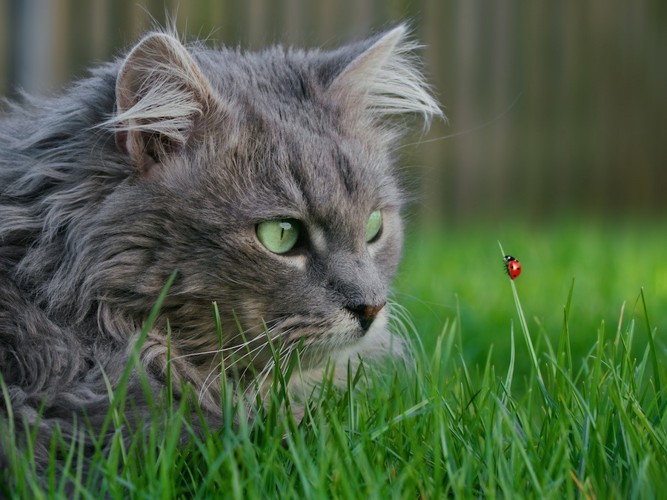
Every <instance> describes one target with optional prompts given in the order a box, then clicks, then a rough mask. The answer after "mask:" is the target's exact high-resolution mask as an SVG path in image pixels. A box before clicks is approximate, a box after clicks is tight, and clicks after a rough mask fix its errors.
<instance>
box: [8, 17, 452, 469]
mask: <svg viewBox="0 0 667 500" xmlns="http://www.w3.org/2000/svg"><path fill="white" fill-rule="evenodd" d="M404 38H405V29H404V28H403V27H399V28H396V29H394V30H392V31H390V32H388V33H386V34H384V35H383V36H380V37H376V38H375V39H371V40H367V41H365V42H361V43H358V44H355V45H351V46H349V47H344V48H342V49H339V50H337V51H334V52H319V51H312V52H301V51H284V50H282V49H280V48H274V49H270V50H268V51H265V52H262V53H257V54H243V53H240V52H236V51H228V50H224V49H223V50H212V49H208V48H205V47H203V46H200V45H195V46H189V47H187V48H186V47H185V46H183V45H182V44H181V43H180V42H179V41H178V40H177V39H176V38H174V37H172V36H171V35H168V34H164V33H154V34H152V35H149V36H147V37H146V38H144V39H143V40H142V41H140V42H139V43H138V44H137V46H135V47H134V49H133V50H132V51H131V52H130V53H129V54H128V56H127V57H126V58H124V59H123V60H119V61H117V62H115V63H112V64H109V65H106V66H103V67H101V68H98V69H97V70H96V71H95V72H94V73H93V74H92V76H91V77H90V78H88V79H85V80H82V81H80V82H79V83H77V84H76V85H75V86H73V87H72V88H70V89H69V91H68V92H66V93H65V94H64V95H62V96H61V97H56V98H52V99H47V100H32V101H29V102H27V103H26V104H22V105H11V106H10V107H11V109H10V110H9V111H8V113H6V115H5V116H4V117H3V118H1V121H0V375H2V379H3V381H4V384H5V385H6V387H7V393H8V395H9V401H10V403H11V411H12V412H13V416H14V420H15V421H16V422H17V427H19V428H20V427H22V425H23V422H26V423H28V424H30V425H34V424H35V423H37V422H39V432H38V433H37V441H36V443H35V447H36V456H37V458H38V459H45V457H46V456H47V454H48V453H47V450H48V443H49V435H50V431H51V430H52V429H53V428H55V427H56V426H57V427H60V429H61V431H62V432H63V434H65V435H66V436H67V435H69V434H71V433H73V432H74V429H75V424H74V422H75V420H76V419H75V418H74V415H75V414H76V415H78V416H79V417H83V416H84V415H85V418H86V419H87V420H88V422H89V424H91V425H92V426H93V428H95V426H96V425H99V422H101V420H102V419H103V418H104V416H105V415H106V409H107V407H108V401H109V395H108V389H107V386H106V382H105V379H107V380H109V381H110V382H111V384H112V385H113V384H114V383H116V382H117V381H118V379H119V377H120V376H121V373H122V371H123V369H124V368H125V366H126V364H127V362H128V358H129V355H130V352H131V350H132V346H133V342H134V340H135V339H136V338H137V336H138V334H139V332H140V331H141V328H142V325H143V324H144V322H145V321H146V319H147V317H148V314H149V311H150V310H151V307H152V306H153V305H154V303H155V301H156V299H157V297H158V295H159V293H160V290H161V288H162V287H163V286H164V284H165V283H166V282H167V280H168V278H169V276H170V275H171V273H172V272H173V271H177V275H176V279H175V281H174V283H173V285H172V287H171V289H170V290H169V294H168V295H167V298H166V300H165V302H164V305H163V307H162V309H161V312H160V315H159V316H158V319H157V321H156V323H155V324H154V326H153V328H152V330H151V331H150V332H149V334H148V337H147V339H146V341H145V342H144V344H143V346H142V349H141V354H140V358H141V361H142V364H143V365H144V366H145V367H146V373H147V374H148V381H149V384H150V385H151V386H153V387H154V389H155V392H156V393H159V390H160V388H162V387H164V384H165V383H166V375H165V373H166V367H167V334H166V329H167V328H166V327H167V321H168V322H169V326H170V329H171V332H172V333H171V338H172V347H171V357H172V359H173V361H172V365H171V368H172V371H173V376H174V379H175V380H176V381H177V382H176V383H175V384H174V388H175V390H176V392H177V393H178V388H179V387H180V383H181V382H188V383H190V384H192V386H193V387H194V389H195V392H196V393H197V394H198V396H199V399H200V402H201V404H202V407H203V408H204V410H205V412H206V413H207V415H209V416H210V419H211V421H212V422H217V421H219V420H220V419H221V418H223V415H221V413H220V405H219V387H220V385H219V381H218V382H217V383H215V382H216V381H215V379H216V376H215V374H216V373H217V374H219V372H220V363H221V362H222V361H223V358H224V362H225V366H226V367H228V368H229V366H230V365H234V366H233V367H232V368H233V370H234V371H235V373H236V374H237V375H239V374H240V376H242V377H243V376H246V377H247V376H248V374H254V375H253V376H258V374H259V375H260V376H263V377H264V376H267V375H268V374H269V373H270V371H271V369H272V367H273V365H272V356H271V349H269V348H268V346H266V343H267V342H268V340H267V339H268V338H271V339H272V341H273V342H276V345H278V346H279V349H281V354H282V355H283V356H286V355H287V354H289V353H291V352H293V351H294V349H295V348H296V346H297V345H299V343H301V348H302V351H303V352H302V359H303V363H304V367H305V368H306V372H308V371H309V370H310V373H311V374H313V378H314V379H315V378H316V377H317V375H316V374H317V373H318V370H320V369H321V368H322V366H323V364H324V362H325V361H326V360H327V359H328V358H332V359H333V360H334V361H345V360H346V359H348V358H355V357H356V356H357V355H362V356H371V357H375V356H383V355H386V354H389V353H391V352H400V351H401V349H402V347H401V345H400V342H399V341H398V340H396V339H394V338H393V337H392V336H391V335H390V334H389V332H388V331H387V327H386V325H387V317H388V311H387V309H388V307H383V306H384V304H385V302H386V299H387V291H388V286H389V281H390V279H391V276H392V274H393V272H394V270H395V268H396V265H397V263H398V259H399V254H400V247H401V240H402V229H401V222H400V209H401V205H402V194H401V191H400V189H399V186H398V184H397V180H396V175H395V172H394V166H393V161H392V150H393V148H394V146H395V141H396V139H397V138H398V136H399V135H400V134H401V133H402V129H401V127H399V126H397V124H396V122H395V121H392V120H390V119H389V117H388V115H392V114H401V113H420V114H422V115H424V117H425V118H426V119H427V120H428V119H429V118H430V117H431V116H432V115H438V114H440V111H439V109H438V107H437V104H436V103H435V101H434V100H433V99H432V98H431V97H430V95H429V94H428V92H427V89H426V87H425V85H424V84H423V81H422V79H421V76H420V74H419V72H418V71H417V69H416V68H415V67H414V64H413V61H412V60H411V51H412V50H413V49H414V45H413V44H411V43H410V42H406V41H405V39H404ZM378 214H379V215H378ZM378 221H379V223H378ZM378 224H379V225H378ZM276 231H278V232H276ZM285 231H287V235H286V234H285ZM276 235H278V236H276ZM291 236H294V241H291V240H288V239H287V238H288V237H291ZM276 245H283V246H282V247H280V246H276ZM285 248H287V250H285ZM213 301H215V302H216V303H217V307H218V309H219V311H220V315H221V326H222V332H223V338H222V342H223V346H222V347H223V349H222V350H221V349H220V339H219V336H218V333H217V332H216V327H215V322H214V321H213V314H212V302H213ZM239 328H240V329H241V330H242V334H241V333H240V332H239ZM244 344H245V347H243V346H244ZM262 346H263V347H262ZM212 375H213V376H212ZM268 378H269V379H270V377H268ZM133 380H134V379H133ZM135 385H136V387H135ZM128 397H129V398H130V399H132V398H135V399H136V405H137V406H138V407H139V408H140V407H141V402H140V401H141V400H142V397H141V389H140V388H139V386H138V384H136V381H131V383H130V389H129V395H128ZM0 401H1V402H0V409H1V411H2V413H0V423H1V422H2V421H4V420H5V418H4V417H2V414H3V413H4V415H5V416H6V412H7V408H6V405H5V402H4V398H0ZM139 413H140V412H139ZM81 421H82V418H79V422H81ZM0 432H4V430H0ZM1 456H2V451H1V450H0V461H1Z"/></svg>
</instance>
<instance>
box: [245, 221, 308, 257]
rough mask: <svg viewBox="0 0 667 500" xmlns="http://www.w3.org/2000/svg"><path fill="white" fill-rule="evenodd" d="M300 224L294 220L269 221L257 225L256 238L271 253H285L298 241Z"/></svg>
mask: <svg viewBox="0 0 667 500" xmlns="http://www.w3.org/2000/svg"><path fill="white" fill-rule="evenodd" d="M300 229H301V227H300V224H299V222H298V221H296V220H294V219H280V220H269V221H265V222H260V223H259V224H257V230H256V231H257V238H258V239H259V241H260V242H261V243H262V245H264V246H265V247H266V249H267V250H269V251H270V252H273V253H277V254H282V253H287V252H289V251H290V250H292V249H293V248H294V246H295V245H296V243H297V241H299V232H300Z"/></svg>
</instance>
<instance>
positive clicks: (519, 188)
mask: <svg viewBox="0 0 667 500" xmlns="http://www.w3.org/2000/svg"><path fill="white" fill-rule="evenodd" d="M167 16H170V17H173V18H175V21H176V26H177V27H178V29H179V31H180V32H181V33H183V34H185V35H186V36H187V37H191V38H194V37H200V38H202V37H203V38H206V39H208V40H210V43H212V44H226V45H232V46H237V45H240V46H241V47H243V48H247V49H259V48H262V47H264V46H266V45H269V44H273V43H284V44H287V45H298V46H322V47H325V48H326V47H336V46H337V45H339V44H341V43H345V42H348V41H351V40H354V39H358V38H363V37H365V36H368V35H369V34H372V33H375V32H377V31H380V30H383V29H386V28H389V27H391V26H394V25H395V24H397V23H399V22H402V21H404V20H407V21H409V22H410V24H411V25H412V27H413V31H414V35H415V37H416V38H417V39H419V40H420V41H422V42H423V43H424V44H425V47H424V48H423V52H422V55H423V58H424V63H425V71H426V73H427V75H428V79H429V81H430V82H431V84H432V86H433V89H434V92H435V93H436V95H437V96H438V99H439V100H440V102H441V103H442V105H443V106H444V108H445V110H446V113H447V116H448V118H449V122H448V123H447V124H445V123H434V124H433V126H432V128H431V130H430V132H429V133H428V134H426V135H423V136H422V135H419V134H414V135H412V136H410V137H408V138H406V141H405V142H406V144H405V147H404V149H403V152H404V155H403V157H402V164H403V167H404V168H403V171H404V172H405V175H406V176H407V177H408V180H409V184H410V185H411V186H413V187H414V191H415V193H416V194H417V200H418V201H417V203H416V204H415V205H414V206H413V207H412V209H411V214H409V215H410V218H409V221H416V223H414V224H413V223H412V222H409V223H408V229H409V233H410V237H409V239H408V245H407V250H406V263H405V264H404V265H403V268H402V271H401V273H399V277H398V290H399V292H398V293H399V294H402V295H399V297H398V300H399V301H400V302H402V303H404V304H407V306H408V308H409V309H410V310H411V311H412V314H413V316H414V317H416V321H417V323H418V327H419V328H420V329H427V330H430V331H433V332H437V331H439V330H440V328H441V326H442V324H443V322H444V321H445V319H446V318H448V317H449V318H451V317H456V316H458V317H459V318H460V319H461V321H462V322H463V325H464V326H463V330H464V334H465V331H468V332H473V334H474V335H477V336H478V337H479V340H480V343H478V344H475V342H474V341H473V342H469V343H468V345H467V352H468V353H469V354H470V355H476V354H475V353H477V354H479V356H481V357H482V358H483V356H484V355H485V354H484V353H485V351H486V347H483V346H486V345H487V341H488V340H492V341H496V342H498V339H497V338H496V333H497V332H499V331H502V332H503V333H506V332H507V331H508V326H509V323H510V318H511V317H512V316H513V305H512V303H511V298H510V297H511V296H510V294H509V288H505V285H506V283H505V280H506V278H504V277H503V275H502V263H501V262H502V260H501V257H502V256H501V255H500V252H499V249H498V245H497V240H498V239H501V240H502V241H503V243H504V245H505V249H506V251H507V252H508V253H513V254H515V256H516V257H517V258H519V259H520V260H521V261H522V262H523V263H524V275H522V276H521V277H520V278H519V279H518V280H517V281H516V284H517V287H519V288H520V292H521V291H522V290H521V289H522V288H523V292H522V293H523V294H524V295H523V296H524V299H525V300H526V302H527V303H526V304H524V307H526V309H527V315H528V316H529V317H531V318H534V319H535V323H532V324H533V327H534V328H536V329H538V330H541V331H546V332H549V334H550V335H551V336H552V337H553V336H557V335H558V334H559V333H560V332H561V325H562V321H563V310H562V306H563V304H564V303H565V300H566V297H567V294H568V290H569V287H570V284H571V279H572V277H574V276H576V277H577V286H576V287H575V292H576V293H575V296H574V297H575V299H574V304H575V308H574V311H573V314H574V315H575V317H577V314H578V318H579V323H578V325H579V327H580V328H579V329H580V334H578V335H575V334H573V335H572V337H573V338H574V339H575V341H581V342H583V343H582V349H585V346H586V345H590V342H589V340H590V339H591V338H595V335H596V332H599V331H600V328H601V325H602V330H604V324H607V325H612V326H611V327H608V330H611V331H612V333H610V334H609V335H612V336H613V333H614V329H615V328H616V325H617V324H618V322H619V316H618V315H619V314H620V312H621V309H622V307H623V306H622V305H623V303H625V304H626V308H625V309H624V311H625V313H626V315H627V314H628V311H629V312H630V313H631V314H632V316H630V317H631V318H634V317H635V316H634V315H637V314H640V313H641V309H642V307H641V303H640V302H639V301H638V299H639V294H640V290H641V287H646V288H645V289H646V292H647V297H648V298H649V304H648V306H649V310H650V311H652V312H653V320H654V321H653V324H652V325H653V326H656V325H657V326H658V331H661V332H664V331H665V329H667V321H666V319H664V318H663V317H661V316H664V315H661V313H662V311H663V310H664V309H665V308H667V262H666V260H665V257H664V256H663V249H664V248H665V245H666V244H667V238H666V237H665V235H666V234H667V231H665V229H666V226H665V223H664V222H665V218H664V217H663V216H662V214H664V213H665V209H666V208H667V2H665V1H664V0H632V1H627V0H590V1H581V0H561V1H559V2H536V1H534V0H493V1H490V0H486V1H484V0H320V1H306V0H211V1H196V2H195V1H191V2H188V1H185V0H180V1H178V0H174V1H171V0H166V1H165V0H159V1H149V0H144V1H142V0H0V94H2V95H5V96H8V97H10V98H16V97H17V96H18V95H19V89H23V90H25V91H27V92H30V93H37V94H44V93H53V92H57V91H58V89H59V88H61V87H62V86H63V85H66V84H67V82H70V81H72V80H73V79H75V78H79V77H82V76H85V75H86V68H88V67H90V66H91V65H94V64H96V63H97V62H100V61H104V60H107V59H109V58H111V57H114V56H118V55H120V54H122V53H123V51H125V50H127V49H128V48H130V47H131V45H132V44H133V43H134V42H135V41H136V40H137V38H138V37H139V36H140V35H141V33H143V32H144V31H146V30H147V29H149V28H150V27H151V26H152V25H154V24H158V25H161V26H164V25H165V24H166V22H167V21H166V18H167ZM415 143H418V144H415ZM554 221H556V222H554ZM559 221H560V222H559ZM562 221H565V222H562ZM413 227H418V228H421V229H418V230H416V231H410V230H411V229H412V228H413ZM424 228H427V230H424ZM554 228H555V229H554ZM411 301H412V302H411ZM479 311H484V314H482V315H480V314H479ZM531 311H532V312H531ZM637 317H639V316H637ZM642 321H643V320H642ZM605 322H606V323H605ZM481 332H486V333H485V334H482V333H481ZM643 335H644V337H643V338H644V340H645V335H646V333H644V334H643ZM503 338H504V341H502V342H501V344H502V345H505V348H506V346H507V339H508V337H507V335H504V336H503ZM581 339H586V340H581ZM502 349H503V348H502V347H501V349H500V350H501V351H502ZM502 355H503V357H504V359H507V358H506V352H505V353H503V354H502ZM480 359H481V358H480Z"/></svg>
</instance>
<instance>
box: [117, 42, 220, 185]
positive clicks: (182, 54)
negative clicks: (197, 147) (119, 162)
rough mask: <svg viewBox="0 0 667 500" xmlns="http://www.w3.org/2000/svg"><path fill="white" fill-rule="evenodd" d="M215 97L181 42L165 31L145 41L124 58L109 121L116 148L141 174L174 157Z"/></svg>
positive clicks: (212, 103)
mask: <svg viewBox="0 0 667 500" xmlns="http://www.w3.org/2000/svg"><path fill="white" fill-rule="evenodd" d="M215 102H216V97H215V95H214V92H213V90H212V89H211V86H210V84H209V83H208V81H207V80H206V78H205V77H204V75H203V74H202V73H201V71H200V70H199V67H198V65H197V63H196V62H195V61H194V59H193V58H192V56H191V55H190V54H189V53H188V51H187V49H186V48H185V47H184V46H183V44H182V43H181V42H180V41H179V40H178V39H177V38H175V37H174V36H172V35H169V34H166V33H152V34H149V35H147V36H146V37H144V38H143V39H142V40H141V41H139V43H137V45H136V46H135V47H134V48H133V49H132V50H131V51H130V53H129V54H128V55H127V57H126V58H125V60H124V61H123V64H122V66H121V69H120V71H119V73H118V77H117V80H116V113H115V116H114V117H113V118H112V119H111V120H110V122H109V124H110V125H112V126H113V127H114V129H115V133H116V144H117V145H118V148H119V149H120V150H121V151H123V152H125V153H127V154H128V155H129V156H130V158H131V160H132V163H133V165H135V167H136V168H138V169H139V170H140V172H141V173H144V174H145V173H147V172H148V170H149V169H150V167H151V165H154V164H156V163H161V162H162V161H163V160H164V158H165V156H166V155H171V154H178V152H179V151H181V150H182V149H183V147H184V146H185V144H186V142H187V140H188V138H189V137H190V135H191V133H192V131H193V128H194V124H195V120H196V119H197V118H198V117H200V116H202V115H204V114H205V113H206V112H207V110H208V108H209V107H210V106H212V105H215Z"/></svg>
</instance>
